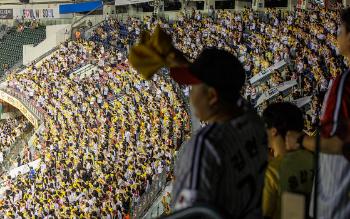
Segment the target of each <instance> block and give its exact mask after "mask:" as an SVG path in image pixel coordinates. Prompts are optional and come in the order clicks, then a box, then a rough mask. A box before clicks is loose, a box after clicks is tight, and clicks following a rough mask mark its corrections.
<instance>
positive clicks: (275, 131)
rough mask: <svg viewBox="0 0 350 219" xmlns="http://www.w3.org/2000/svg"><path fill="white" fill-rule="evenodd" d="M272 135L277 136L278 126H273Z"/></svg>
mask: <svg viewBox="0 0 350 219" xmlns="http://www.w3.org/2000/svg"><path fill="white" fill-rule="evenodd" d="M271 135H272V136H273V137H276V136H277V135H278V131H277V129H276V128H273V127H272V128H271Z"/></svg>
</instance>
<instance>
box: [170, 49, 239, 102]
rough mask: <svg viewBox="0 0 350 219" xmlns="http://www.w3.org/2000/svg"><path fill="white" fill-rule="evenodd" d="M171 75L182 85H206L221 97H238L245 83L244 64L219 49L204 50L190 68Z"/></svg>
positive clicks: (173, 72) (174, 70) (172, 72)
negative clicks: (224, 95)
mask: <svg viewBox="0 0 350 219" xmlns="http://www.w3.org/2000/svg"><path fill="white" fill-rule="evenodd" d="M170 75H171V77H172V78H173V79H174V80H175V81H176V82H177V83H179V84H182V85H194V84H200V83H205V84H207V85H209V86H211V87H213V88H215V89H216V90H217V91H218V92H219V94H220V95H223V94H226V95H227V94H228V95H232V96H236V95H237V94H239V92H240V91H241V89H242V87H243V85H244V82H245V71H244V68H243V65H242V63H241V62H240V61H239V60H238V59H237V57H236V56H234V55H233V54H231V53H230V52H228V51H226V50H222V49H218V48H206V49H204V50H203V51H202V52H201V54H200V55H199V56H198V58H197V59H196V60H195V61H194V62H193V63H191V64H190V65H189V66H188V67H181V68H172V69H170Z"/></svg>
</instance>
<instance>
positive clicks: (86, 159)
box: [0, 7, 347, 218]
mask: <svg viewBox="0 0 350 219" xmlns="http://www.w3.org/2000/svg"><path fill="white" fill-rule="evenodd" d="M213 18H214V19H213ZM157 25H160V26H161V27H163V28H164V29H166V30H167V32H169V33H171V34H172V36H173V42H174V44H175V46H176V47H177V48H178V49H180V50H181V51H183V52H184V53H185V54H186V55H187V56H188V58H189V59H191V60H193V59H195V57H197V56H198V54H199V51H201V50H202V49H203V48H205V47H212V46H216V47H219V48H222V49H225V50H228V51H230V52H232V53H234V54H235V55H236V56H237V57H239V59H240V61H242V62H243V64H244V67H245V70H246V73H247V77H248V80H247V83H246V85H245V88H244V90H243V91H242V95H243V96H244V97H245V98H246V99H247V100H248V101H249V102H250V103H251V104H252V105H254V106H257V109H258V111H260V112H261V111H262V110H263V109H265V108H266V106H267V105H268V104H269V103H271V102H279V101H284V100H289V101H294V103H296V105H300V106H301V107H303V110H304V112H306V114H307V116H306V130H307V131H308V132H310V133H312V132H314V131H315V124H317V123H318V120H319V116H320V105H321V102H322V99H323V94H324V92H325V91H326V89H327V87H328V83H329V81H331V80H332V79H333V78H334V77H335V76H336V75H337V74H339V73H340V72H342V71H344V69H345V68H346V67H347V63H346V61H345V60H344V59H343V58H342V57H341V56H339V54H338V52H337V49H336V46H335V45H336V41H335V40H336V39H335V36H336V33H337V26H338V25H339V9H338V10H332V11H330V10H325V9H324V8H322V7H315V8H314V9H313V10H312V11H307V12H306V11H301V12H298V11H283V12H282V11H278V10H272V9H267V11H266V12H265V13H263V14H261V13H259V12H255V11H252V10H250V9H245V10H242V11H240V12H228V11H223V10H218V11H216V12H215V17H207V16H206V15H204V14H201V13H200V12H198V11H190V12H188V13H186V12H185V13H184V12H180V13H179V15H178V16H177V19H176V20H173V21H167V20H164V19H160V20H157V19H153V18H151V17H145V18H143V19H138V18H133V17H128V18H127V19H126V20H124V21H122V20H117V19H112V18H110V19H106V20H105V21H103V22H102V23H100V24H99V25H97V26H96V27H94V31H93V33H92V34H91V36H90V35H89V37H88V38H86V39H84V37H82V38H79V39H77V40H72V41H71V40H68V41H66V42H64V43H63V44H61V45H60V46H59V47H58V48H57V50H55V51H54V52H53V53H52V54H51V55H50V57H49V58H46V59H44V60H41V61H40V62H39V63H33V64H31V65H29V66H26V68H25V70H24V71H23V72H20V73H17V72H10V73H8V74H7V75H6V77H7V78H6V89H8V90H11V92H13V94H17V95H21V96H24V97H25V98H26V99H27V100H28V101H29V102H31V103H32V104H33V105H34V106H35V107H39V108H41V109H43V112H42V113H43V116H44V119H43V120H44V121H43V125H44V130H43V131H42V132H39V133H37V134H36V135H35V139H34V141H33V145H34V146H35V148H36V151H37V153H38V154H37V155H36V156H33V155H28V153H22V154H26V155H25V156H24V157H22V158H21V159H19V161H20V162H18V164H17V165H18V166H20V164H23V163H28V162H32V161H35V160H36V158H40V159H41V160H40V162H39V163H40V164H39V167H38V168H37V169H35V170H34V169H30V170H28V171H27V173H24V174H19V175H18V176H16V177H14V178H11V177H8V176H4V177H3V178H4V182H3V184H6V185H7V186H8V187H7V188H6V191H5V192H4V194H3V197H4V199H3V200H2V201H1V202H0V217H3V218H31V217H38V218H53V217H55V216H56V217H60V218H69V217H81V218H127V217H129V216H130V215H131V216H134V217H136V218H141V217H142V216H143V215H145V214H146V213H147V211H148V210H149V207H150V206H151V205H152V203H153V202H154V201H155V200H156V199H157V198H159V195H160V194H164V193H162V191H163V189H164V188H165V187H166V186H168V185H169V182H170V180H171V178H172V167H173V165H174V163H176V154H177V153H181V151H180V152H179V149H180V147H181V145H182V143H183V142H184V141H185V140H187V139H188V137H189V134H190V133H191V122H190V117H191V114H190V110H189V104H188V97H187V96H188V95H187V92H188V91H187V90H186V89H185V88H183V87H180V86H179V85H177V84H175V83H173V82H172V80H171V79H170V78H169V75H168V71H167V70H162V71H161V73H160V74H159V75H156V76H155V77H154V78H153V80H151V81H145V80H143V79H142V78H141V77H140V75H139V74H138V73H137V72H135V71H134V70H133V69H132V68H130V66H129V63H128V60H127V58H126V57H127V56H126V55H127V53H128V48H130V46H131V45H133V44H134V43H135V42H137V41H138V38H139V36H140V34H141V31H142V30H143V29H148V30H153V29H154V28H155V27H156V26H157ZM44 38H45V28H44V27H39V28H37V29H35V28H34V29H26V28H24V30H22V32H16V31H14V30H11V31H10V32H8V33H7V34H6V35H5V36H4V37H3V39H2V41H1V42H0V50H1V51H4V52H2V53H1V54H0V66H2V65H3V64H6V65H8V66H6V68H5V69H2V71H4V70H6V69H8V68H9V67H11V66H12V65H14V64H15V63H17V62H18V61H19V60H20V59H21V47H22V46H23V45H24V44H36V43H38V42H40V41H42V40H43V39H44ZM253 78H254V80H252V79H253ZM252 81H254V82H252ZM305 98H306V99H305ZM19 123H21V124H22V125H17V124H19ZM13 124H15V125H14V126H13ZM23 124H25V125H23ZM27 124H28V121H24V120H22V119H20V120H19V122H18V121H17V122H13V121H7V122H5V123H4V126H5V127H4V128H3V130H7V133H6V132H3V133H2V135H1V136H0V141H1V137H3V139H4V141H6V142H5V143H6V144H5V145H6V146H4V151H5V153H4V154H8V153H9V152H8V150H9V149H8V148H9V144H8V142H9V143H13V142H14V139H15V138H14V136H17V135H20V133H19V132H17V131H13V130H14V129H13V127H15V126H20V128H17V130H20V132H21V131H22V128H23V127H25V126H26V125H27ZM0 126H1V125H0ZM6 126H8V127H6ZM11 127H12V128H11ZM0 129H1V127H0ZM15 130H16V129H15ZM7 138H8V139H9V140H8V142H7ZM25 150H28V149H25ZM4 157H6V156H4ZM0 158H1V156H0ZM0 161H1V159H0ZM158 180H161V183H160V181H158ZM168 199H169V197H166V198H164V201H163V202H162V204H163V205H164V206H163V210H162V211H161V212H158V213H159V214H163V213H164V214H167V213H168V211H167V209H169V203H168V202H169V200H168ZM199 210H200V209H199ZM194 214H195V213H194ZM153 216H154V215H153ZM157 216H159V215H157ZM169 218H176V217H172V216H170V217H169Z"/></svg>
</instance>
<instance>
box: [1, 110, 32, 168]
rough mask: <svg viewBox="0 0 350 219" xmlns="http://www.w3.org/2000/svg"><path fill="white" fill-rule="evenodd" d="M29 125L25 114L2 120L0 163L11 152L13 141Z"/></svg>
mask: <svg viewBox="0 0 350 219" xmlns="http://www.w3.org/2000/svg"><path fill="white" fill-rule="evenodd" d="M29 126H30V123H29V121H28V120H27V119H26V118H25V117H23V116H21V117H18V118H12V119H5V120H1V121H0V164H2V163H3V162H4V160H5V159H6V157H7V156H8V155H9V154H10V151H11V146H12V145H13V143H15V141H16V140H18V139H19V137H20V136H21V135H22V134H23V133H24V131H26V129H27V127H29Z"/></svg>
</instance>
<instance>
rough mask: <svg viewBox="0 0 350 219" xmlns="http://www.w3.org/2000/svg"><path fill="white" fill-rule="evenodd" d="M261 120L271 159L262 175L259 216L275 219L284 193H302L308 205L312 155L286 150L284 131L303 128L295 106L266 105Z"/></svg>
mask: <svg viewBox="0 0 350 219" xmlns="http://www.w3.org/2000/svg"><path fill="white" fill-rule="evenodd" d="M286 115H288V116H286ZM263 119H264V121H265V124H266V127H267V136H268V142H269V146H270V148H271V149H272V152H273V156H274V158H273V159H272V160H270V162H269V165H268V167H267V170H266V173H265V184H264V190H263V214H264V218H272V219H278V218H281V196H282V194H283V193H284V192H292V193H298V194H303V195H304V196H305V198H306V203H308V201H309V198H310V194H311V189H312V183H313V179H314V176H313V172H314V170H313V168H314V163H313V154H312V153H311V152H309V151H306V150H303V149H299V150H295V151H288V150H287V149H286V144H285V136H286V134H287V132H288V131H296V132H302V131H303V128H304V121H303V114H302V112H301V110H300V109H299V108H298V107H297V106H295V105H293V104H291V103H286V102H281V103H274V104H270V105H269V106H268V107H267V108H266V109H265V110H264V112H263ZM306 207H307V206H306ZM296 210H297V209H296Z"/></svg>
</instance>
